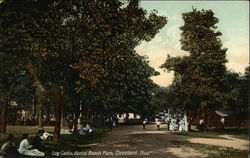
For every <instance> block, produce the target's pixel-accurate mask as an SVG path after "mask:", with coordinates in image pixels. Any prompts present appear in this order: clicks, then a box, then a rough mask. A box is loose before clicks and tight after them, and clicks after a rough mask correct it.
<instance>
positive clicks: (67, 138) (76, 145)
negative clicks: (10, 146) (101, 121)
mask: <svg viewBox="0 0 250 158" xmlns="http://www.w3.org/2000/svg"><path fill="white" fill-rule="evenodd" d="M44 128H45V130H46V131H48V132H53V127H44ZM107 131H108V130H107V129H101V128H94V134H93V135H91V136H81V135H61V141H60V142H54V141H44V142H43V144H44V146H46V147H48V148H50V149H51V150H52V151H54V152H57V151H59V152H60V151H69V152H70V151H86V150H87V149H90V144H91V143H96V142H98V141H100V139H101V138H102V137H103V136H104V135H105V133H106V132H107ZM36 132H37V127H35V126H8V127H7V133H11V134H14V136H15V137H16V145H17V147H18V144H19V143H20V141H21V136H22V134H23V133H28V134H29V135H30V137H31V139H32V137H34V136H35V135H36ZM6 138H7V134H6V135H0V145H1V146H2V144H3V143H4V142H5V141H6ZM26 157H27V158H30V157H29V156H25V158H26ZM52 157H56V156H52V155H51V152H48V153H46V158H52Z"/></svg>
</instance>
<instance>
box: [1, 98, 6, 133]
mask: <svg viewBox="0 0 250 158" xmlns="http://www.w3.org/2000/svg"><path fill="white" fill-rule="evenodd" d="M7 113H8V102H5V103H4V104H3V106H2V113H1V129H0V133H1V134H4V133H6V127H7V119H8V117H7V116H8V114H7Z"/></svg>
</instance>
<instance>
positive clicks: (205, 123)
mask: <svg viewBox="0 0 250 158" xmlns="http://www.w3.org/2000/svg"><path fill="white" fill-rule="evenodd" d="M207 126H208V118H207V115H205V117H204V133H207V131H208V127H207Z"/></svg>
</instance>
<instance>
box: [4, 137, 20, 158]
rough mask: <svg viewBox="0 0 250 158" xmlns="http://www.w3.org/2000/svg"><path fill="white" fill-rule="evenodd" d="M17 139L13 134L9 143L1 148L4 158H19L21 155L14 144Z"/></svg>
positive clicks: (8, 139) (8, 140)
mask: <svg viewBox="0 0 250 158" xmlns="http://www.w3.org/2000/svg"><path fill="white" fill-rule="evenodd" d="M14 140H15V137H14V136H13V135H12V134H9V135H8V138H7V142H6V143H4V144H3V145H2V147H1V154H2V155H3V156H4V158H19V157H20V154H19V152H18V151H17V148H16V146H15V143H14Z"/></svg>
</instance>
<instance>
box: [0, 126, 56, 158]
mask: <svg viewBox="0 0 250 158" xmlns="http://www.w3.org/2000/svg"><path fill="white" fill-rule="evenodd" d="M51 139H52V136H51V135H50V134H49V133H48V132H46V131H45V130H43V129H41V130H38V133H37V135H36V136H35V137H34V139H33V141H32V143H30V138H29V135H28V134H27V133H25V134H23V136H22V141H21V142H20V144H19V148H17V147H16V145H15V137H14V136H13V135H12V134H9V135H8V138H7V141H6V142H5V143H4V144H3V145H2V147H1V151H0V153H1V154H2V155H3V156H4V158H19V157H21V155H22V154H23V155H28V156H45V152H46V151H49V150H50V149H49V148H46V147H44V146H43V145H42V141H43V140H51Z"/></svg>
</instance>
